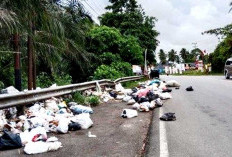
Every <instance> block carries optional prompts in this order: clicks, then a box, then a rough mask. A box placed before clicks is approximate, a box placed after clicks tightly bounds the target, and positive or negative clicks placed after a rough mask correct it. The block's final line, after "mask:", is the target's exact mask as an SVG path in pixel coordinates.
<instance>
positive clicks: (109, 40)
mask: <svg viewBox="0 0 232 157" xmlns="http://www.w3.org/2000/svg"><path fill="white" fill-rule="evenodd" d="M89 38H90V39H91V40H90V45H89V51H91V52H94V53H96V54H101V55H103V54H104V52H111V53H112V54H114V55H118V54H119V55H120V57H121V58H122V60H123V61H125V62H129V63H131V64H142V63H143V53H142V48H141V47H140V45H139V43H138V42H137V39H136V38H135V37H133V36H126V37H124V36H122V35H121V33H120V32H119V30H117V29H115V28H110V27H107V26H100V27H95V28H93V29H92V30H91V31H90V33H89ZM109 55H111V54H109V53H108V54H105V55H104V56H103V57H107V56H109ZM111 56H112V55H111ZM112 57H113V56H112ZM116 57H117V56H114V58H112V59H116ZM103 59H104V58H103ZM104 61H105V60H104ZM104 61H103V63H104ZM109 62H110V60H109ZM109 62H107V63H106V64H109Z"/></svg>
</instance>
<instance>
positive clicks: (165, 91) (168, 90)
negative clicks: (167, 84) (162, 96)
mask: <svg viewBox="0 0 232 157" xmlns="http://www.w3.org/2000/svg"><path fill="white" fill-rule="evenodd" d="M170 92H172V89H168V88H167V89H165V90H163V91H162V93H170Z"/></svg>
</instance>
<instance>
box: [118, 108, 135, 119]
mask: <svg viewBox="0 0 232 157" xmlns="http://www.w3.org/2000/svg"><path fill="white" fill-rule="evenodd" d="M137 116H138V112H137V111H136V110H132V109H124V110H123V111H122V114H121V117H123V118H133V117H137Z"/></svg>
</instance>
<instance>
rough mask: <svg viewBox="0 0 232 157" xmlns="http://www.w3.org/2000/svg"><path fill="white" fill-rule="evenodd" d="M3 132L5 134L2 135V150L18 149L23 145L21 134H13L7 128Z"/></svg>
mask: <svg viewBox="0 0 232 157" xmlns="http://www.w3.org/2000/svg"><path fill="white" fill-rule="evenodd" d="M3 132H4V134H3V135H2V136H1V137H0V150H8V149H17V148H21V147H22V142H21V139H20V136H19V135H17V134H12V133H10V132H8V131H6V130H4V131H3Z"/></svg>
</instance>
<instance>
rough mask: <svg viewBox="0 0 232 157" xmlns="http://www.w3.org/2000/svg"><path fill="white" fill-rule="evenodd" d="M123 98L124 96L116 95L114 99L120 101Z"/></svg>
mask: <svg viewBox="0 0 232 157" xmlns="http://www.w3.org/2000/svg"><path fill="white" fill-rule="evenodd" d="M124 97H125V95H117V97H116V98H115V99H116V100H122V99H123V98H124Z"/></svg>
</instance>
